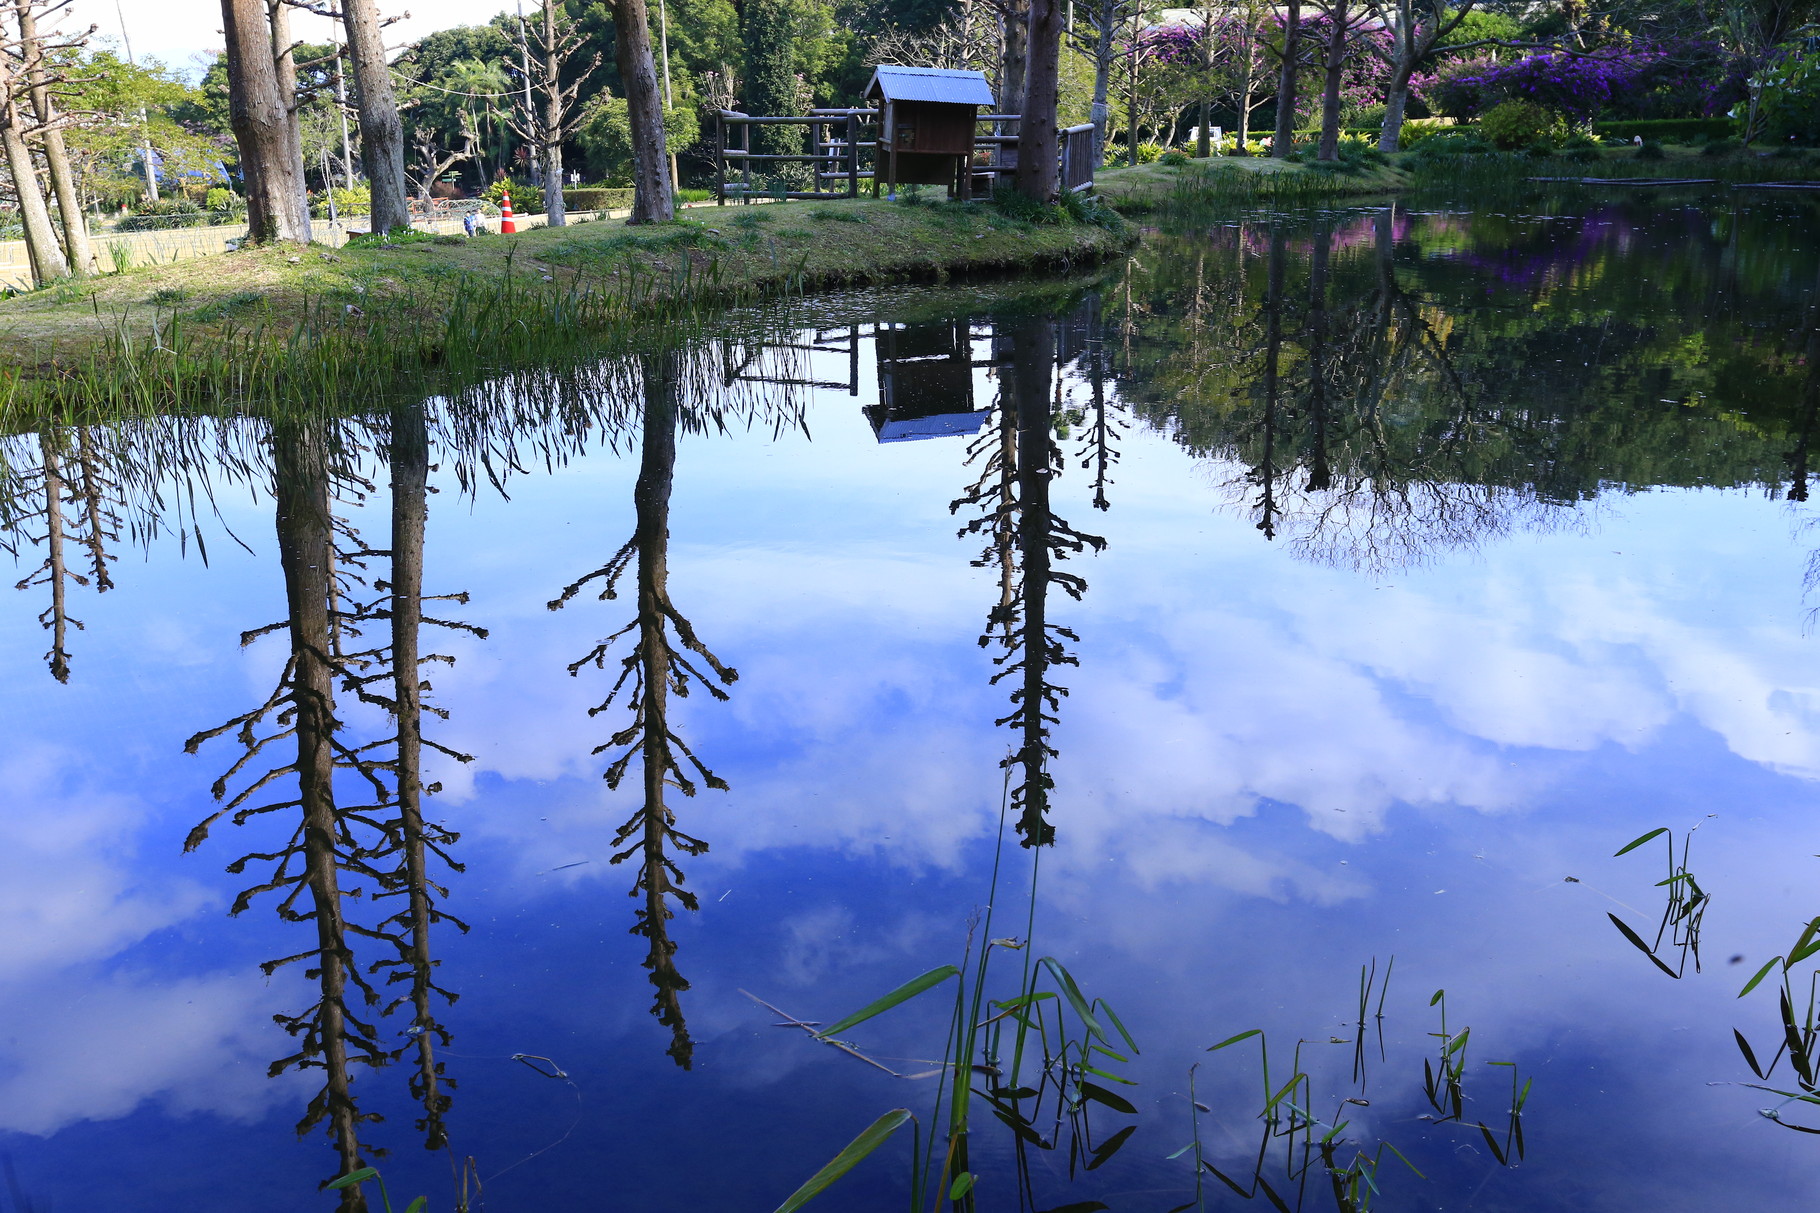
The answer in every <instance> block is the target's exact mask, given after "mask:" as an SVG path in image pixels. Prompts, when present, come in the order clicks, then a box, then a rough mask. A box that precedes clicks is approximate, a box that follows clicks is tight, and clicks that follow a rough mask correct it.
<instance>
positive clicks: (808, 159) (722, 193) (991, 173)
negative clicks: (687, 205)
mask: <svg viewBox="0 0 1820 1213" xmlns="http://www.w3.org/2000/svg"><path fill="white" fill-rule="evenodd" d="M719 113H720V121H719V122H718V123H716V130H715V137H714V168H715V190H714V196H715V201H716V202H717V203H719V204H720V205H722V206H725V205H726V203H727V201H728V200H729V199H744V200H747V201H749V200H751V199H752V198H762V197H772V198H798V199H825V198H857V197H858V196H859V190H860V182H861V181H871V180H872V179H873V176H874V169H873V167H870V166H871V165H874V164H875V163H876V157H877V150H878V139H877V137H876V136H877V124H878V111H877V110H873V109H817V110H810V111H809V113H808V115H807V116H805V117H801V118H789V117H754V116H752V115H749V114H742V113H740V112H738V111H737V110H721V111H720V112H719ZM978 120H979V122H980V123H982V124H984V125H986V126H988V127H989V128H990V131H989V132H988V133H979V134H975V135H974V137H973V146H974V149H975V151H974V157H973V186H974V189H973V193H974V195H975V196H979V195H981V194H990V193H991V191H992V188H993V186H995V185H996V184H997V183H998V181H999V179H1000V178H1002V177H1005V176H1007V175H1008V174H1009V173H1011V172H1012V170H1014V169H1015V168H1016V167H1017V146H1018V137H1017V135H1015V134H1011V133H1009V132H1010V131H1012V130H1015V128H1016V125H1017V124H1018V123H1019V122H1021V121H1023V119H1022V118H1021V117H1020V116H1019V115H1017V114H981V115H979V119H978ZM761 126H806V127H808V128H809V139H810V147H811V149H812V150H810V151H808V152H802V153H787V154H786V153H770V152H756V151H753V150H752V129H753V128H754V127H761ZM867 128H870V129H869V130H868V129H867ZM864 134H871V135H872V136H873V137H872V138H870V139H866V138H862V137H861V136H862V135H864ZM1058 134H1059V135H1060V139H1059V140H1058V142H1059V144H1060V147H1059V152H1060V155H1059V157H1058V165H1057V172H1058V179H1059V182H1060V186H1061V188H1062V189H1063V190H1064V191H1066V192H1070V193H1079V192H1080V191H1082V190H1087V189H1092V188H1093V172H1094V168H1095V167H1096V166H1095V165H1094V163H1093V124H1092V123H1090V122H1089V123H1082V124H1081V125H1079V126H1070V127H1065V128H1064V129H1062V130H1061V131H1059V132H1058ZM736 140H737V142H736ZM982 153H983V155H982ZM862 157H864V158H865V159H864V162H865V163H866V164H867V165H868V167H865V168H862V167H861V163H862ZM766 164H808V165H811V166H813V170H814V172H813V181H814V183H815V186H816V188H815V189H813V190H776V189H772V190H767V189H765V188H763V187H762V186H760V185H759V184H758V183H757V182H756V181H755V180H754V177H753V168H754V166H762V165H766Z"/></svg>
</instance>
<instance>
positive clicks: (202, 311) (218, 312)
mask: <svg viewBox="0 0 1820 1213" xmlns="http://www.w3.org/2000/svg"><path fill="white" fill-rule="evenodd" d="M264 306H265V292H263V291H235V292H234V293H233V294H231V295H225V296H223V297H222V298H220V299H217V300H215V301H214V302H212V303H205V304H203V305H202V306H201V307H199V308H197V309H196V310H195V311H193V312H191V313H190V319H192V320H196V321H199V322H201V323H203V324H210V323H213V322H214V321H217V320H226V319H228V318H229V317H232V316H238V315H241V314H243V313H246V312H251V311H256V310H258V309H261V308H263V307H264Z"/></svg>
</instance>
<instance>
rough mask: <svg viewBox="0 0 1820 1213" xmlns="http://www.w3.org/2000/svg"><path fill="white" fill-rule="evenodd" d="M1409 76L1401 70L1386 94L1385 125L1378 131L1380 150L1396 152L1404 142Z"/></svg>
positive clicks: (1394, 77)
mask: <svg viewBox="0 0 1820 1213" xmlns="http://www.w3.org/2000/svg"><path fill="white" fill-rule="evenodd" d="M1409 75H1410V73H1409V72H1408V71H1407V70H1402V69H1399V70H1398V71H1397V73H1396V74H1395V75H1393V76H1391V78H1390V87H1389V88H1388V89H1386V90H1385V93H1384V125H1383V127H1382V128H1381V129H1380V130H1379V131H1378V150H1379V151H1380V152H1394V151H1396V150H1397V148H1398V146H1399V145H1401V143H1402V142H1403V114H1404V112H1405V111H1406V110H1408V108H1409Z"/></svg>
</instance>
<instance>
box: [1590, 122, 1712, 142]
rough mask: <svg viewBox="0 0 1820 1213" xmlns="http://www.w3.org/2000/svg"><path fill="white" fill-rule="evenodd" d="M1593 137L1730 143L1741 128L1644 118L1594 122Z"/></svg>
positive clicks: (1708, 123) (1710, 123) (1709, 123)
mask: <svg viewBox="0 0 1820 1213" xmlns="http://www.w3.org/2000/svg"><path fill="white" fill-rule="evenodd" d="M1593 133H1594V134H1596V135H1599V136H1602V137H1603V138H1606V139H1633V138H1635V137H1636V136H1638V135H1641V136H1643V138H1645V139H1693V138H1696V137H1698V136H1701V135H1704V136H1706V137H1707V138H1708V139H1730V138H1732V137H1733V136H1734V135H1736V134H1737V133H1738V124H1737V123H1735V122H1733V121H1732V120H1731V119H1730V118H1641V119H1637V120H1635V121H1631V122H1595V123H1593Z"/></svg>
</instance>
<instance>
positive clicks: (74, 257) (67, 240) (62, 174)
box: [15, 0, 95, 278]
mask: <svg viewBox="0 0 1820 1213" xmlns="http://www.w3.org/2000/svg"><path fill="white" fill-rule="evenodd" d="M15 3H16V6H17V10H18V13H19V50H20V54H21V55H23V56H24V58H25V61H26V63H27V64H28V66H27V68H26V81H27V83H28V84H29V85H30V86H31V98H32V111H33V113H34V114H36V115H37V119H38V126H39V128H40V129H41V130H42V131H43V132H44V135H43V138H44V160H45V163H46V164H47V165H48V166H49V167H50V175H51V190H52V192H53V193H55V194H56V196H57V216H58V218H60V219H62V220H63V247H64V251H65V252H67V253H68V254H69V272H70V273H72V274H74V275H76V276H77V277H78V278H86V277H88V275H89V270H90V267H91V264H92V263H93V261H94V259H95V258H94V253H93V252H92V251H90V249H89V241H88V224H87V222H86V221H85V220H84V219H83V217H82V199H81V198H80V197H79V196H78V195H77V193H76V178H75V174H74V173H72V172H71V171H70V156H69V149H68V148H67V147H65V146H64V143H63V130H62V128H60V127H58V126H56V125H54V123H55V120H56V117H57V112H56V106H55V105H54V104H53V103H52V101H51V90H50V86H49V84H48V83H47V82H46V81H45V77H44V68H43V65H42V60H41V58H40V53H41V52H40V48H39V43H38V16H37V14H36V13H35V12H33V11H32V10H33V7H34V3H35V0H15Z"/></svg>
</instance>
